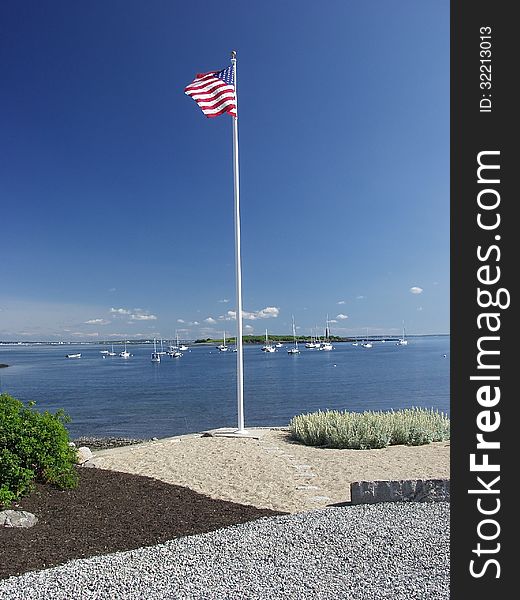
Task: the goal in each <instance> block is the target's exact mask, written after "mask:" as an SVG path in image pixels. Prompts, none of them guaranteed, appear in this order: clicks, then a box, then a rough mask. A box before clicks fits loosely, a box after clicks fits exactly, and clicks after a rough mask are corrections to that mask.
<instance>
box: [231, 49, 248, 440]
mask: <svg viewBox="0 0 520 600" xmlns="http://www.w3.org/2000/svg"><path fill="white" fill-rule="evenodd" d="M236 56H237V53H236V52H235V51H234V50H233V51H232V52H231V64H232V65H233V82H234V85H235V103H236V105H237V114H238V96H237V59H236ZM232 120H233V176H234V192H235V194H234V195H235V276H236V301H237V404H238V429H237V431H236V432H235V433H239V434H240V433H242V434H245V433H247V431H246V430H245V429H244V354H243V344H242V264H241V254H240V182H239V171H238V119H237V117H232Z"/></svg>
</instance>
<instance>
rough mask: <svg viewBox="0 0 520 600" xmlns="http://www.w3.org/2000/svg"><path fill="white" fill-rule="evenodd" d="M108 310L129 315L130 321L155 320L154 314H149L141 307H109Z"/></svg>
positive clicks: (114, 313)
mask: <svg viewBox="0 0 520 600" xmlns="http://www.w3.org/2000/svg"><path fill="white" fill-rule="evenodd" d="M110 312H111V313H112V314H113V315H126V316H129V317H130V319H131V320H132V321H156V320H157V317H156V315H152V314H150V313H149V312H148V311H146V310H143V309H142V308H134V310H130V309H128V308H111V309H110Z"/></svg>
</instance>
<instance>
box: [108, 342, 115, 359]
mask: <svg viewBox="0 0 520 600" xmlns="http://www.w3.org/2000/svg"><path fill="white" fill-rule="evenodd" d="M115 355H116V353H115V352H114V344H112V350H110V352H107V356H115Z"/></svg>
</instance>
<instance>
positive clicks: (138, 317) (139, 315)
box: [130, 313, 157, 321]
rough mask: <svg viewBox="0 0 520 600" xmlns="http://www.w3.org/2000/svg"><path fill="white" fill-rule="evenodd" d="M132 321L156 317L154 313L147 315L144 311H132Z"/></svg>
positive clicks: (148, 319) (153, 319) (149, 319)
mask: <svg viewBox="0 0 520 600" xmlns="http://www.w3.org/2000/svg"><path fill="white" fill-rule="evenodd" d="M130 318H131V319H132V321H156V320H157V317H156V316H155V315H149V314H145V313H132V314H131V315H130Z"/></svg>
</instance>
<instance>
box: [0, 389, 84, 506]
mask: <svg viewBox="0 0 520 600" xmlns="http://www.w3.org/2000/svg"><path fill="white" fill-rule="evenodd" d="M33 406H34V402H28V403H27V404H24V403H22V402H20V401H19V400H16V399H15V398H13V397H12V396H9V395H8V394H0V506H8V505H9V504H11V502H13V501H15V500H16V499H18V498H20V497H21V496H24V495H26V494H28V493H29V492H30V491H31V490H32V489H33V484H34V482H35V481H37V482H41V483H50V484H54V485H56V486H58V487H60V488H63V489H64V488H73V487H75V486H76V485H77V481H78V476H77V473H76V471H75V469H74V464H75V462H76V451H75V449H74V448H71V447H70V446H69V434H68V431H67V429H66V428H65V423H67V422H68V421H69V420H70V419H69V417H68V416H67V415H66V414H65V413H64V412H63V411H62V410H59V411H58V412H56V413H55V414H51V413H49V412H47V411H45V412H44V413H39V412H38V411H37V410H35V409H34V408H33Z"/></svg>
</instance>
